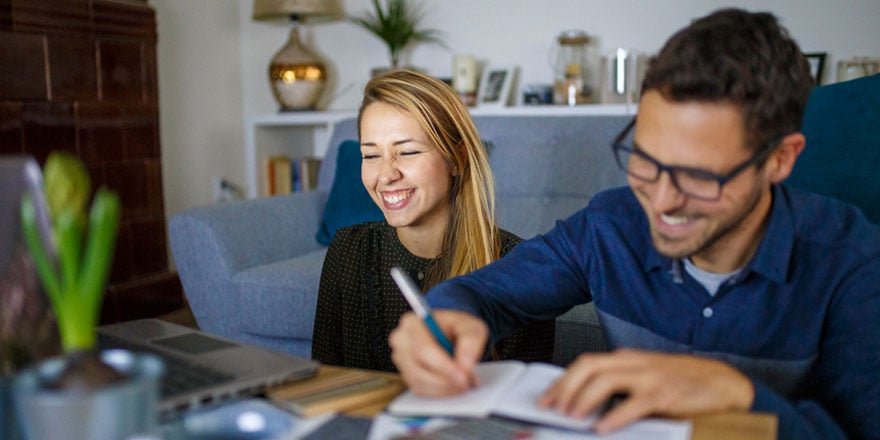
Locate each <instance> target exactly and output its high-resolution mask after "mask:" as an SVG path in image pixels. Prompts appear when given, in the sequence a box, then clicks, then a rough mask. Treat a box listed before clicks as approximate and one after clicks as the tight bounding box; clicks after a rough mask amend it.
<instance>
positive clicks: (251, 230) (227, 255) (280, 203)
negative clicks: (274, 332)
mask: <svg viewBox="0 0 880 440" xmlns="http://www.w3.org/2000/svg"><path fill="white" fill-rule="evenodd" d="M326 200H327V193H326V192H323V191H308V192H303V193H294V194H288V195H283V196H275V197H267V198H260V199H251V200H244V201H238V202H231V203H218V204H214V205H210V206H205V207H199V208H193V209H189V210H186V211H183V212H180V213H178V214H175V215H174V216H172V217H171V220H170V221H169V237H170V242H171V251H172V254H173V256H174V261H175V264H176V265H177V270H178V273H179V275H180V280H181V283H182V284H183V288H184V292H185V293H186V297H187V300H188V301H189V304H190V306H191V308H192V311H193V315H194V316H195V318H196V322H197V323H198V324H199V327H200V328H201V329H202V330H205V331H208V332H212V333H215V334H220V335H225V336H234V335H236V334H238V333H240V330H241V316H240V313H238V310H237V305H238V303H239V301H238V299H237V298H236V295H237V293H236V291H235V289H233V286H232V283H231V279H232V277H233V276H234V275H235V274H236V273H238V272H240V271H242V270H245V269H248V268H251V267H255V266H260V265H264V264H268V263H272V262H275V261H279V260H284V259H287V258H293V257H295V256H298V255H304V254H307V253H310V252H313V251H316V250H319V249H322V248H323V246H322V245H321V244H319V243H318V242H317V241H315V233H316V232H317V231H318V225H319V224H320V222H321V215H322V213H323V209H324V204H325V203H326Z"/></svg>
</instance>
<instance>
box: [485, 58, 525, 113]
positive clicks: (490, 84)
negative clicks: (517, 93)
mask: <svg viewBox="0 0 880 440" xmlns="http://www.w3.org/2000/svg"><path fill="white" fill-rule="evenodd" d="M515 69H516V68H515V67H513V66H488V67H486V68H485V69H483V75H482V77H481V78H480V86H479V87H480V88H479V91H478V93H477V106H478V107H504V106H505V105H507V101H508V100H509V98H510V89H511V86H512V84H513V75H514V74H515Z"/></svg>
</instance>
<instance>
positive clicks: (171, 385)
mask: <svg viewBox="0 0 880 440" xmlns="http://www.w3.org/2000/svg"><path fill="white" fill-rule="evenodd" d="M98 346H99V347H101V348H121V349H125V350H131V351H136V352H141V353H151V354H154V355H156V356H158V357H159V358H160V359H162V361H163V362H164V363H165V374H164V375H163V376H162V380H161V383H160V391H159V393H160V395H161V397H162V398H168V397H172V396H175V395H178V394H182V393H186V392H189V391H194V390H198V389H201V388H207V387H210V386H212V385H217V384H220V383H223V382H227V381H229V380H232V379H233V376H231V375H229V374H226V373H222V372H220V371H217V370H214V369H212V368H208V367H205V366H202V365H198V364H195V363H192V362H189V361H186V360H184V359H181V358H177V357H174V356H170V355H168V354H166V353H161V352H158V351H156V350H151V349H150V348H149V347H147V346H145V345H141V344H138V343H136V342H131V341H126V340H123V339H119V338H116V337H114V336H110V335H106V334H103V333H98Z"/></svg>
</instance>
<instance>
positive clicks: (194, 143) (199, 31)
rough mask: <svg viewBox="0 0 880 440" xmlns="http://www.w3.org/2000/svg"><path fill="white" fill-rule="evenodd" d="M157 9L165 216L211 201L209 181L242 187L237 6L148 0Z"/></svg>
mask: <svg viewBox="0 0 880 440" xmlns="http://www.w3.org/2000/svg"><path fill="white" fill-rule="evenodd" d="M150 3H151V4H152V5H153V7H154V8H155V10H156V25H157V33H158V35H159V40H158V44H157V48H156V51H157V54H158V71H159V119H160V120H159V132H160V139H161V148H162V181H163V182H162V184H163V187H164V198H165V215H166V216H167V217H170V216H171V215H172V214H174V213H176V212H178V211H181V210H183V209H186V208H189V207H193V206H199V205H205V204H208V203H210V202H211V196H212V194H211V177H213V176H225V177H226V178H228V179H230V180H232V181H237V182H243V181H244V175H245V172H244V166H243V163H244V152H243V151H242V144H243V142H244V123H243V120H244V114H243V105H242V96H243V91H242V76H241V67H240V66H241V41H242V33H241V31H240V29H239V26H240V24H239V23H240V22H241V19H240V17H239V15H240V14H239V9H238V6H237V2H236V1H230V0H151V1H150Z"/></svg>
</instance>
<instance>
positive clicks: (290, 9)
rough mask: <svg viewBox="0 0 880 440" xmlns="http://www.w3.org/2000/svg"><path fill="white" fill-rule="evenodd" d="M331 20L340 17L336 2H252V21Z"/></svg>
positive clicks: (295, 0)
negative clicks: (294, 18)
mask: <svg viewBox="0 0 880 440" xmlns="http://www.w3.org/2000/svg"><path fill="white" fill-rule="evenodd" d="M291 15H295V16H297V17H299V18H301V19H302V18H332V17H336V16H340V15H341V9H340V8H339V5H338V3H337V1H336V0H254V14H253V18H254V20H272V19H276V18H289V17H290V16H291Z"/></svg>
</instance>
